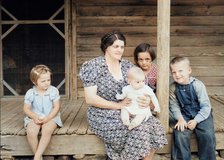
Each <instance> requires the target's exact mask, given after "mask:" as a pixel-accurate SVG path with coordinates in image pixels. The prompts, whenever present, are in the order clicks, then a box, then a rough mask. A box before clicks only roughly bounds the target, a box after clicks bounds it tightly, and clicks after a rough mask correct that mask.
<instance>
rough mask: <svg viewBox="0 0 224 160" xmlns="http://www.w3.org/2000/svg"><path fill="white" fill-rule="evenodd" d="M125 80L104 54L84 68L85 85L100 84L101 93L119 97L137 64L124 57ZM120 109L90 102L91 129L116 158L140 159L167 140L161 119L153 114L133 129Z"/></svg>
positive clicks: (116, 159)
mask: <svg viewBox="0 0 224 160" xmlns="http://www.w3.org/2000/svg"><path fill="white" fill-rule="evenodd" d="M120 64H121V70H122V74H123V77H124V80H120V81H117V80H115V79H114V78H113V76H112V75H111V73H110V72H109V70H108V66H107V64H106V61H105V58H104V57H103V56H100V57H97V58H95V59H92V60H90V61H88V62H85V63H84V64H83V65H82V67H81V70H80V78H81V80H82V81H83V84H84V87H88V86H95V85H96V86H97V94H98V95H99V96H101V97H102V98H104V99H106V100H109V101H115V102H116V101H117V99H116V97H115V96H116V94H117V92H119V93H121V91H122V88H123V87H124V86H126V85H128V84H127V72H128V70H129V68H130V67H132V66H133V64H131V63H130V62H129V61H127V60H121V61H120ZM120 113H121V112H120V110H112V109H101V108H97V107H93V106H89V108H88V110H87V116H88V122H89V125H90V127H91V130H92V131H94V132H95V134H96V135H97V136H99V137H100V138H102V139H103V141H104V143H105V147H106V152H107V155H108V156H109V157H110V158H111V159H113V160H139V159H141V158H143V157H145V156H146V155H147V154H149V151H150V150H151V149H156V150H157V149H159V148H162V147H163V146H164V145H165V144H167V139H166V134H165V131H164V128H163V127H162V125H161V123H160V121H159V120H158V119H157V118H155V117H154V116H151V117H150V118H149V119H148V120H147V121H146V122H143V123H142V124H141V125H139V126H138V127H136V128H134V129H133V130H131V131H130V130H128V128H127V127H126V126H125V125H123V123H122V121H121V115H120Z"/></svg>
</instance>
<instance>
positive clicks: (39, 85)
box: [23, 65, 62, 160]
mask: <svg viewBox="0 0 224 160" xmlns="http://www.w3.org/2000/svg"><path fill="white" fill-rule="evenodd" d="M51 74H52V73H51V70H50V69H49V68H48V67H47V66H45V65H37V66H35V67H33V68H32V70H31V72H30V80H31V81H32V83H33V84H34V86H33V88H31V89H29V90H28V91H27V92H26V95H25V100H24V107H23V110H24V112H25V114H26V117H25V118H24V126H25V128H26V132H27V140H28V143H29V145H30V147H31V150H32V151H33V153H34V160H41V159H42V155H43V153H44V151H45V149H46V148H47V146H48V144H49V142H50V139H51V135H52V133H53V132H54V130H55V129H56V128H57V126H59V127H62V121H61V118H60V112H59V110H60V102H59V99H60V96H59V91H58V89H57V88H55V87H54V86H52V85H51ZM40 130H41V137H40V140H38V133H39V131H40Z"/></svg>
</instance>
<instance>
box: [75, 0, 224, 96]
mask: <svg viewBox="0 0 224 160" xmlns="http://www.w3.org/2000/svg"><path fill="white" fill-rule="evenodd" d="M171 3H172V4H171V27H170V29H171V30H170V34H171V40H170V42H171V52H170V54H171V58H172V57H173V56H175V55H179V54H181V55H185V56H188V57H189V58H190V60H191V63H192V68H193V75H194V76H196V77H198V78H199V79H201V80H202V81H204V83H205V84H206V86H207V90H208V92H209V94H210V95H214V94H217V95H224V1H223V0H197V1H195V0H184V1H183V0H172V1H171ZM74 10H75V11H76V12H75V14H73V16H74V15H76V17H75V18H74V17H73V19H75V21H74V20H73V27H75V28H76V39H75V41H76V46H75V47H76V48H75V49H76V51H75V52H74V51H73V53H75V54H76V55H74V56H75V57H76V61H77V68H76V69H77V72H78V71H79V68H80V65H81V64H82V63H83V62H84V61H86V60H89V59H92V58H93V57H96V56H99V55H102V52H101V50H100V39H101V37H102V36H103V35H104V34H105V33H106V32H108V31H111V30H120V31H121V32H123V33H124V34H125V36H126V38H127V46H126V50H125V54H124V58H128V59H130V60H132V61H133V50H134V48H135V47H136V46H137V45H138V44H139V43H142V42H148V43H150V44H151V45H152V46H154V47H155V48H156V44H157V40H156V38H157V0H142V1H139V0H132V1H129V0H119V1H117V0H108V1H105V0H94V1H93V0H85V1H82V0H76V1H74V2H73V11H74ZM73 31H74V30H73ZM168 61H169V60H168ZM77 87H78V97H80V96H83V88H82V83H81V81H80V80H79V78H78V84H77Z"/></svg>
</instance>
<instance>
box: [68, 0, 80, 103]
mask: <svg viewBox="0 0 224 160" xmlns="http://www.w3.org/2000/svg"><path fill="white" fill-rule="evenodd" d="M76 5H77V4H76V1H72V54H71V55H72V57H71V64H72V72H71V74H72V75H71V77H72V83H71V87H70V88H71V98H72V99H77V97H78V79H77V78H78V72H79V71H78V69H77V68H78V67H77V15H76V13H77V6H76Z"/></svg>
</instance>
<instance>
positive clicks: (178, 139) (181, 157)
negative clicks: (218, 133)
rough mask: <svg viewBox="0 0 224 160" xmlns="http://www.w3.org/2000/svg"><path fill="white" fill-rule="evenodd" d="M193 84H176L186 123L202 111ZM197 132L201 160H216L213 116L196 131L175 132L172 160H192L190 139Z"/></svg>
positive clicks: (197, 127)
mask: <svg viewBox="0 0 224 160" xmlns="http://www.w3.org/2000/svg"><path fill="white" fill-rule="evenodd" d="M193 83H194V81H193V82H192V83H190V84H188V85H180V84H176V97H177V99H178V101H179V104H180V108H181V113H182V115H183V117H184V119H185V121H186V122H188V121H189V120H192V119H194V117H195V116H196V115H197V113H198V111H199V110H200V106H199V105H200V104H199V102H198V97H197V95H196V93H195V90H194V88H193ZM193 132H195V134H196V139H197V144H198V156H199V159H200V160H215V159H216V157H215V147H216V143H215V135H214V124H213V117H212V114H210V116H209V117H208V118H207V119H206V120H204V121H202V122H200V123H198V124H197V126H196V127H195V129H194V130H193V131H192V130H190V129H185V130H184V131H183V132H181V131H178V130H176V129H174V130H173V145H172V157H171V159H172V160H191V149H190V139H191V134H192V133H193Z"/></svg>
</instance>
